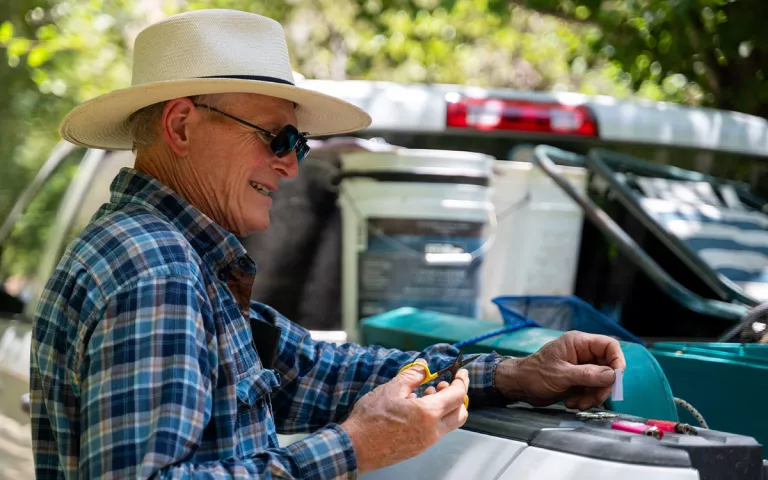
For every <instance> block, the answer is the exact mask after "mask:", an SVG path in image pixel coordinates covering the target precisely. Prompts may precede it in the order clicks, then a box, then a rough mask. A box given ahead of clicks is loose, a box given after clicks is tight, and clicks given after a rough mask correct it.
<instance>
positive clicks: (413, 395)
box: [405, 392, 419, 400]
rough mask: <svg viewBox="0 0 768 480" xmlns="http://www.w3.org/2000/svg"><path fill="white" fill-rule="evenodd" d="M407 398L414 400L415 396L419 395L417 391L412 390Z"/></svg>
mask: <svg viewBox="0 0 768 480" xmlns="http://www.w3.org/2000/svg"><path fill="white" fill-rule="evenodd" d="M405 398H407V399H408V400H413V399H414V398H419V396H418V395H416V393H413V392H412V393H409V394H408V396H407V397H405Z"/></svg>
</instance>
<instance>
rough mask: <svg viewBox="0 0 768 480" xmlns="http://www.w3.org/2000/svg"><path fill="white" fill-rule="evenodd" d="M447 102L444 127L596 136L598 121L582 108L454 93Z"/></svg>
mask: <svg viewBox="0 0 768 480" xmlns="http://www.w3.org/2000/svg"><path fill="white" fill-rule="evenodd" d="M446 102H447V107H448V108H447V115H446V126H448V127H452V128H470V129H476V130H509V131H520V132H535V133H554V134H562V135H580V136H585V137H596V136H598V130H597V122H596V121H595V118H594V116H593V115H592V112H591V111H590V110H589V109H588V108H587V107H586V106H584V105H563V104H561V103H557V102H536V101H529V100H505V99H499V98H468V97H463V96H460V95H457V94H450V95H447V96H446Z"/></svg>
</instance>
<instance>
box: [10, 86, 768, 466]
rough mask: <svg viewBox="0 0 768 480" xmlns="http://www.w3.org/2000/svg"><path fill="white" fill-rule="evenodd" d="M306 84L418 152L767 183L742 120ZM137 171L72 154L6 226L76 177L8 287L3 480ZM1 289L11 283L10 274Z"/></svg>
mask: <svg viewBox="0 0 768 480" xmlns="http://www.w3.org/2000/svg"><path fill="white" fill-rule="evenodd" d="M300 83H301V84H302V85H303V86H305V87H307V88H311V89H316V90H319V91H322V92H324V93H328V94H331V95H335V96H337V97H341V98H344V99H345V100H348V101H350V102H352V103H355V104H357V105H358V106H360V107H362V108H364V109H365V110H366V111H368V112H369V113H370V114H371V116H372V117H373V123H372V125H371V126H370V128H369V129H368V130H366V131H364V132H361V133H360V136H361V137H363V138H380V139H383V140H385V141H386V142H388V143H390V144H393V145H399V146H403V147H408V148H426V149H444V150H465V151H475V152H481V153H486V154H490V155H492V156H494V157H496V158H498V159H508V158H510V155H512V152H513V150H514V148H515V147H516V146H519V145H522V144H541V143H546V144H549V145H554V146H557V147H560V148H564V149H567V150H572V151H576V152H585V151H586V150H588V149H589V148H591V147H594V146H602V147H605V148H608V149H611V150H615V151H620V152H626V153H630V154H633V155H636V156H639V157H642V158H646V159H650V160H655V161H657V162H661V163H667V164H675V165H680V166H684V167H688V168H693V169H698V170H708V171H710V172H711V173H713V174H720V175H730V174H731V173H732V172H733V170H734V168H735V167H736V166H741V167H742V169H746V170H747V171H749V172H751V173H750V174H749V175H751V176H752V177H754V178H757V177H758V176H759V175H761V174H762V173H763V172H766V171H767V170H768V163H767V162H768V121H766V120H765V119H762V118H757V117H753V116H749V115H744V114H739V113H733V112H726V111H718V110H711V109H700V108H688V107H683V106H678V105H672V104H666V103H654V102H643V101H620V100H617V99H613V98H606V97H586V96H583V95H579V94H572V93H531V92H519V91H511V90H504V89H481V88H474V87H465V86H457V85H402V84H394V83H384V82H368V81H344V82H333V81H317V80H304V81H301V82H300ZM132 162H133V156H132V154H131V153H130V152H106V151H101V150H85V149H82V148H79V147H75V146H73V145H71V144H67V143H61V144H59V145H58V146H57V147H56V149H55V150H54V151H53V152H52V153H51V156H50V158H49V159H48V161H47V162H46V163H45V165H44V166H43V167H42V169H41V170H40V172H39V174H38V175H37V177H36V178H35V180H34V181H33V182H32V183H31V184H30V186H29V188H28V189H27V190H26V191H25V192H24V194H23V195H22V196H21V198H20V199H19V201H18V203H17V205H16V206H15V208H14V210H13V212H12V213H11V214H10V215H9V217H8V218H7V219H6V221H5V222H4V224H3V225H2V227H0V249H2V244H3V243H4V242H5V241H6V240H7V239H8V238H9V237H10V236H11V235H13V228H14V225H16V223H17V221H18V219H19V218H20V217H21V216H22V215H24V211H25V209H26V207H27V206H28V205H29V204H30V203H31V202H34V201H35V200H36V198H39V197H40V196H41V192H44V191H45V189H46V188H48V187H49V186H50V185H51V184H52V180H54V179H57V178H61V176H66V177H67V180H68V181H69V186H68V188H67V189H66V192H65V193H64V195H63V196H62V198H61V200H60V204H59V207H58V212H57V214H56V216H55V218H53V219H52V222H53V224H52V225H51V227H50V230H49V232H48V238H47V239H46V242H45V243H44V245H45V247H44V250H43V251H40V252H39V259H40V261H39V268H38V271H37V273H36V275H35V276H34V278H31V279H26V283H24V284H23V285H21V286H15V287H14V289H15V291H16V293H17V295H18V297H20V298H14V297H13V296H12V295H10V294H9V293H7V292H6V289H5V288H3V289H2V298H0V310H1V311H0V479H2V478H20V477H21V475H32V473H31V451H30V445H31V441H30V436H29V434H30V432H29V419H28V416H27V413H26V412H25V410H24V405H23V400H22V397H23V395H24V394H25V393H26V392H27V388H28V372H29V348H30V336H31V333H30V332H31V328H30V327H31V319H32V316H33V312H34V309H35V304H36V300H37V298H38V297H39V293H40V291H41V288H42V286H43V284H44V283H45V281H46V280H47V279H48V278H49V276H50V275H51V273H52V270H53V269H54V268H55V265H56V263H57V262H58V260H59V257H60V255H61V253H62V251H63V249H64V248H65V246H66V244H67V242H68V241H69V240H70V239H71V238H72V237H73V236H74V235H76V234H77V233H78V232H79V231H80V229H81V228H82V227H83V226H84V225H85V224H86V223H87V221H88V220H89V218H90V217H91V215H92V214H93V213H94V212H95V211H96V209H97V208H98V207H99V206H100V205H101V203H103V202H104V201H106V200H107V199H108V187H109V184H110V181H111V180H112V178H113V177H114V176H115V174H116V173H117V171H118V170H119V169H120V168H121V167H123V166H128V165H131V164H132ZM70 176H71V177H70ZM0 252H1V250H0ZM11 273H12V272H11ZM0 278H2V279H3V280H4V281H5V280H7V279H8V272H6V273H5V274H4V275H0ZM9 290H11V288H10V287H9ZM19 292H20V293H19ZM686 478H687V477H686Z"/></svg>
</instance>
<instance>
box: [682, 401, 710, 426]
mask: <svg viewBox="0 0 768 480" xmlns="http://www.w3.org/2000/svg"><path fill="white" fill-rule="evenodd" d="M675 404H676V405H680V406H681V407H683V408H685V409H686V410H688V411H689V412H691V415H693V417H694V418H695V419H696V421H697V422H699V425H701V428H706V429H709V427H708V426H707V422H706V421H704V417H703V416H701V413H699V411H698V410H696V409H695V408H693V405H691V404H690V403H688V402H686V401H685V400H683V399H682V398H677V397H675Z"/></svg>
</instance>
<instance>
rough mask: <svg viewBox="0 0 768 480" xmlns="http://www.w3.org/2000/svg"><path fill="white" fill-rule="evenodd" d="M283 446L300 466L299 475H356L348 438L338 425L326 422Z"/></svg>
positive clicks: (351, 476)
mask: <svg viewBox="0 0 768 480" xmlns="http://www.w3.org/2000/svg"><path fill="white" fill-rule="evenodd" d="M287 450H288V451H289V452H291V455H292V456H293V457H294V458H295V459H296V461H297V462H298V464H299V465H300V466H301V478H307V479H326V478H338V479H346V478H357V458H356V457H355V453H354V449H353V447H352V440H351V439H350V438H349V435H347V432H346V431H345V430H344V429H343V428H341V426H340V425H337V424H331V425H328V426H327V427H324V428H322V429H320V430H318V431H317V432H315V433H314V434H312V435H310V436H309V437H307V438H305V439H303V440H301V441H298V442H296V443H294V444H291V445H289V446H288V447H287Z"/></svg>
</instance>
